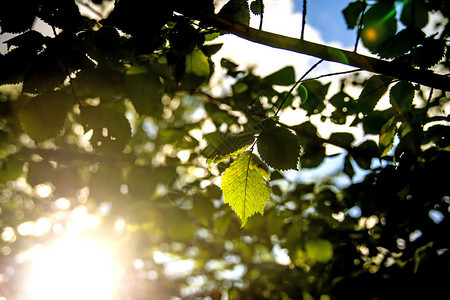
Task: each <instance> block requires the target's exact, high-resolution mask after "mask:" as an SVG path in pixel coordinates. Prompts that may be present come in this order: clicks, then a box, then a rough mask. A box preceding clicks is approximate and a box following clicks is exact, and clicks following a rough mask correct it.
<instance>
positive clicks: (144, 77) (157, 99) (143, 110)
mask: <svg viewBox="0 0 450 300" xmlns="http://www.w3.org/2000/svg"><path fill="white" fill-rule="evenodd" d="M133 70H134V69H132V68H130V69H129V70H128V71H127V74H126V76H125V85H126V88H127V91H128V94H129V96H130V99H131V102H132V103H133V106H134V108H135V109H136V111H137V112H138V113H139V114H140V115H149V116H159V115H161V113H162V111H163V104H162V102H161V98H162V96H163V95H164V87H163V85H162V83H161V81H160V80H159V77H158V76H156V75H155V74H154V73H152V72H150V71H147V70H146V68H144V70H143V72H135V71H133Z"/></svg>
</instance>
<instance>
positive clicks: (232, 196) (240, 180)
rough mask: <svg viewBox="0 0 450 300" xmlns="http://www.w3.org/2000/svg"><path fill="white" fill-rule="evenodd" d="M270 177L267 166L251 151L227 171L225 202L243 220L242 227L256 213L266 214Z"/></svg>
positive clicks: (238, 159) (224, 186)
mask: <svg viewBox="0 0 450 300" xmlns="http://www.w3.org/2000/svg"><path fill="white" fill-rule="evenodd" d="M269 179H270V177H269V174H268V173H267V167H266V166H265V164H264V163H263V162H262V161H261V160H260V159H259V158H258V157H257V156H256V155H255V154H253V153H252V152H251V151H246V152H244V153H242V154H241V155H240V156H239V157H238V158H237V159H236V160H235V161H234V162H233V163H232V164H231V165H230V167H228V169H227V170H226V171H225V174H224V175H223V177H222V187H221V189H222V191H223V195H224V198H225V203H228V204H229V205H230V206H231V208H232V209H233V210H234V212H235V213H236V214H237V216H238V217H239V219H240V220H241V222H242V226H241V227H244V225H245V223H247V220H248V218H249V217H251V216H252V215H254V214H255V213H260V214H261V215H262V214H264V207H265V206H266V203H267V202H268V201H269V199H270V186H269V182H268V180H269Z"/></svg>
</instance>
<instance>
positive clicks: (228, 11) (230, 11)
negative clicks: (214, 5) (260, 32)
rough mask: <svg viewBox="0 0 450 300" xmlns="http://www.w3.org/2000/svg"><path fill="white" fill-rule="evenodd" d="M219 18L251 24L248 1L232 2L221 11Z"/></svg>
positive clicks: (234, 0)
mask: <svg viewBox="0 0 450 300" xmlns="http://www.w3.org/2000/svg"><path fill="white" fill-rule="evenodd" d="M218 15H219V16H221V17H223V18H226V19H229V20H231V21H234V22H237V23H241V24H244V25H246V26H248V25H249V23H250V8H249V6H248V2H247V0H230V1H228V2H227V4H225V5H224V6H223V7H222V9H221V10H220V11H219V14H218Z"/></svg>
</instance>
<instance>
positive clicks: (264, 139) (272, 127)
mask: <svg viewBox="0 0 450 300" xmlns="http://www.w3.org/2000/svg"><path fill="white" fill-rule="evenodd" d="M263 126H264V131H263V132H262V133H261V134H260V135H259V137H258V153H259V154H260V156H261V158H262V159H263V160H264V161H265V162H266V163H267V164H268V165H269V166H271V167H272V168H274V169H277V170H288V169H294V170H297V165H298V159H299V156H300V145H299V142H298V138H297V136H296V135H295V134H294V133H293V132H292V131H290V130H289V129H287V128H285V127H282V126H277V124H276V123H275V122H274V121H272V120H267V121H265V122H264V124H263Z"/></svg>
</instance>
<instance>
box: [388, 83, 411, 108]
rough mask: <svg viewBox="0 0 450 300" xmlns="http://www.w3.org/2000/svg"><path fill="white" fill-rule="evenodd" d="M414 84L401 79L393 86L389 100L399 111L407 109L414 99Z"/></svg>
mask: <svg viewBox="0 0 450 300" xmlns="http://www.w3.org/2000/svg"><path fill="white" fill-rule="evenodd" d="M414 92H415V90H414V86H413V85H412V84H411V83H409V82H407V81H400V82H398V83H396V84H395V85H394V86H393V87H391V89H390V91H389V101H390V103H391V105H392V107H393V108H394V109H395V110H396V111H398V112H404V111H407V110H408V109H409V108H410V107H411V105H412V102H413V99H414Z"/></svg>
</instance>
